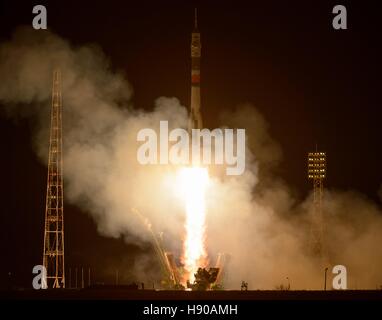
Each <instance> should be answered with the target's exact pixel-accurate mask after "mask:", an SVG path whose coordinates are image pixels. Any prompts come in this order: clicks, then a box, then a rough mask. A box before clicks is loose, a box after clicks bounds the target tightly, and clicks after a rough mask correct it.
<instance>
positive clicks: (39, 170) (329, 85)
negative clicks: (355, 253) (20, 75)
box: [0, 1, 382, 287]
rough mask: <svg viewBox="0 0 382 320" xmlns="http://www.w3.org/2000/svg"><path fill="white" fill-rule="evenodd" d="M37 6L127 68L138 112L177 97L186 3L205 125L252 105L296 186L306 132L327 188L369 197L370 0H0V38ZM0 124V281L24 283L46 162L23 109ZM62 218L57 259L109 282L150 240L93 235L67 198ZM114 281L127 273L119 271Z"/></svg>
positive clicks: (377, 75)
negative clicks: (338, 18) (344, 17)
mask: <svg viewBox="0 0 382 320" xmlns="http://www.w3.org/2000/svg"><path fill="white" fill-rule="evenodd" d="M17 2H19V3H17ZM37 4H44V5H45V6H46V7H47V11H48V28H49V29H50V30H51V31H53V32H55V33H57V34H58V35H59V36H61V37H63V38H65V39H67V40H69V41H70V42H71V43H72V44H74V45H81V44H87V43H96V44H97V45H98V46H99V47H101V48H102V50H103V51H104V52H105V54H106V55H107V56H108V57H109V58H110V61H111V64H112V67H113V68H115V69H116V70H123V71H124V72H125V74H126V75H127V78H128V80H129V82H130V83H131V85H132V87H133V89H134V96H133V103H134V105H135V106H136V107H138V108H144V109H146V110H150V109H151V108H152V107H153V102H154V100H155V99H156V98H157V97H159V96H175V97H178V98H179V99H180V101H181V103H182V104H183V105H186V106H189V99H190V58H189V55H190V32H191V30H192V23H193V8H194V7H195V6H197V7H198V10H199V29H200V31H201V37H202V65H201V73H202V76H201V79H202V80H201V81H202V84H201V85H202V114H203V120H204V123H205V125H206V126H207V127H209V128H215V127H216V126H217V125H218V119H217V118H216V114H218V113H219V112H220V111H221V110H227V109H232V108H234V107H236V106H237V105H240V104H243V103H247V102H248V103H252V104H253V105H255V106H256V107H257V108H258V109H259V110H260V111H261V113H262V114H263V115H264V116H265V118H266V120H267V121H268V123H269V126H270V132H271V135H272V136H273V138H274V139H275V140H277V141H279V143H280V145H281V147H282V149H283V162H282V164H281V166H280V168H279V172H278V174H279V175H280V176H281V177H282V178H283V179H285V180H286V181H287V183H288V184H289V185H290V186H291V187H292V189H294V190H295V191H296V194H297V196H298V197H300V198H303V197H304V196H306V194H307V193H308V191H309V190H310V188H311V186H310V183H309V182H308V181H307V179H306V153H307V152H308V151H312V150H313V151H314V149H315V145H316V143H317V144H318V148H319V150H320V151H321V150H322V151H325V152H327V159H328V176H327V181H326V182H325V183H326V186H327V187H328V188H330V189H343V190H358V191H360V192H362V193H364V194H365V195H366V196H367V197H369V198H371V199H373V200H374V201H378V202H379V201H380V200H379V198H378V190H379V188H380V187H381V182H382V166H381V163H382V151H381V147H380V146H381V143H380V138H381V137H382V127H381V121H382V120H381V119H382V118H381V116H382V112H381V100H380V97H381V64H380V57H381V53H382V52H381V48H380V47H381V27H380V16H381V13H380V12H381V11H378V7H377V2H371V1H362V2H361V1H354V2H349V1H341V2H340V3H339V2H337V1H329V2H326V1H315V2H314V4H313V1H312V2H306V1H305V2H297V1H251V2H240V1H208V2H207V1H203V2H200V3H195V2H193V3H192V2H191V1H187V2H186V1H173V2H163V1H152V2H149V1H143V2H142V1H139V2H138V1H134V2H130V1H119V2H117V1H92V2H90V1H89V2H87V3H86V2H83V1H64V2H59V1H48V2H46V1H34V2H33V1H32V2H28V1H0V41H1V42H3V41H7V40H9V39H10V37H11V35H12V33H13V31H14V29H15V28H16V27H17V26H19V25H30V27H31V28H32V26H31V22H32V19H33V14H32V8H33V6H34V5H37ZM336 4H343V5H345V6H346V8H347V11H348V30H341V31H336V30H334V29H333V28H332V18H333V14H332V8H333V6H334V5H336ZM36 32H44V31H36ZM0 85H1V84H0ZM47 90H50V88H47ZM1 108H3V106H1ZM47 125H48V124H47ZM0 128H1V135H0V139H1V150H2V151H1V157H0V161H1V168H2V179H1V191H0V196H1V206H2V208H1V214H0V226H1V231H0V252H1V258H0V261H1V264H0V287H1V286H4V285H8V284H9V283H12V284H13V285H19V286H30V284H31V281H32V273H31V271H32V267H33V266H34V265H36V264H40V263H41V262H42V250H43V219H44V210H45V192H46V174H47V173H46V167H45V166H44V164H42V163H41V162H40V161H39V160H38V159H37V157H36V155H35V153H34V151H33V149H32V142H31V135H32V128H33V120H31V119H22V120H20V121H18V122H17V123H16V122H15V121H11V120H10V119H7V118H6V117H5V116H4V114H3V113H2V116H1V117H0ZM46 143H47V144H48V141H47V142H46ZM64 157H65V155H64ZM65 227H66V230H65V232H66V235H65V236H66V244H65V249H66V265H67V268H69V267H70V266H72V268H73V267H75V266H82V265H83V266H85V267H88V266H90V267H92V268H93V270H94V275H95V280H98V281H102V282H112V281H113V279H114V278H113V276H112V275H113V270H114V269H119V270H121V269H122V268H125V267H126V266H127V265H129V264H131V263H132V262H133V259H134V257H135V256H136V255H137V254H138V253H139V252H142V251H148V250H151V248H150V245H149V244H148V245H147V247H146V248H145V247H144V248H138V247H134V246H131V245H129V246H128V245H125V244H124V241H123V240H122V239H107V238H103V237H101V236H99V235H97V229H96V225H95V223H94V222H93V221H92V219H91V218H90V217H89V214H88V213H86V212H81V211H80V210H79V209H78V208H76V207H73V206H70V205H68V204H66V206H65ZM106 269H107V270H106ZM67 271H68V269H67ZM8 272H11V275H10V276H9V275H8ZM120 272H121V271H120ZM108 275H109V276H108ZM122 280H123V281H126V282H129V281H132V280H134V279H131V278H129V275H128V273H127V274H126V275H125V278H123V279H122Z"/></svg>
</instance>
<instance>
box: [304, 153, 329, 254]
mask: <svg viewBox="0 0 382 320" xmlns="http://www.w3.org/2000/svg"><path fill="white" fill-rule="evenodd" d="M325 177H326V154H325V152H318V151H316V152H309V153H308V179H309V180H313V219H312V220H313V221H312V242H313V243H312V245H313V252H314V253H315V254H318V255H322V254H323V216H322V199H323V194H324V179H325Z"/></svg>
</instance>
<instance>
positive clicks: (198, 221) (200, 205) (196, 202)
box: [179, 167, 209, 282]
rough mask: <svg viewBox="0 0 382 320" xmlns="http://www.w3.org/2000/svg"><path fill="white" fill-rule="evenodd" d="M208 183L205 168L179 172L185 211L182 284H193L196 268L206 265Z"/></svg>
mask: <svg viewBox="0 0 382 320" xmlns="http://www.w3.org/2000/svg"><path fill="white" fill-rule="evenodd" d="M208 181H209V177H208V171H207V169H206V168H200V167H189V168H183V169H181V170H180V172H179V186H180V191H181V193H182V198H183V200H184V202H185V209H186V223H185V229H186V230H185V232H186V234H185V240H184V244H183V255H182V262H183V264H184V268H185V270H186V272H185V276H184V278H183V280H184V282H185V281H187V280H189V281H190V282H193V281H194V280H195V279H194V274H195V273H196V271H197V270H198V268H199V267H205V266H206V264H207V251H206V245H205V240H206V236H205V231H206V226H205V220H206V219H205V217H206V202H205V194H206V190H207V187H208Z"/></svg>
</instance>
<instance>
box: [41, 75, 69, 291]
mask: <svg viewBox="0 0 382 320" xmlns="http://www.w3.org/2000/svg"><path fill="white" fill-rule="evenodd" d="M50 121H51V122H50V143H49V160H48V181H47V190H46V207H45V232H44V252H43V265H44V267H45V268H46V285H47V287H48V288H65V267H64V266H65V265H64V205H63V202H64V201H63V200H64V199H63V195H64V190H63V171H62V95H61V72H60V70H55V71H54V72H53V86H52V109H51V120H50Z"/></svg>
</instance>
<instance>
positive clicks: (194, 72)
mask: <svg viewBox="0 0 382 320" xmlns="http://www.w3.org/2000/svg"><path fill="white" fill-rule="evenodd" d="M201 49H202V45H201V41H200V33H199V31H198V25H197V16H196V11H195V26H194V30H193V32H192V34H191V110H190V117H189V125H188V129H189V131H190V132H191V130H192V129H202V127H203V123H202V115H201V113H200V57H201Z"/></svg>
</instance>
